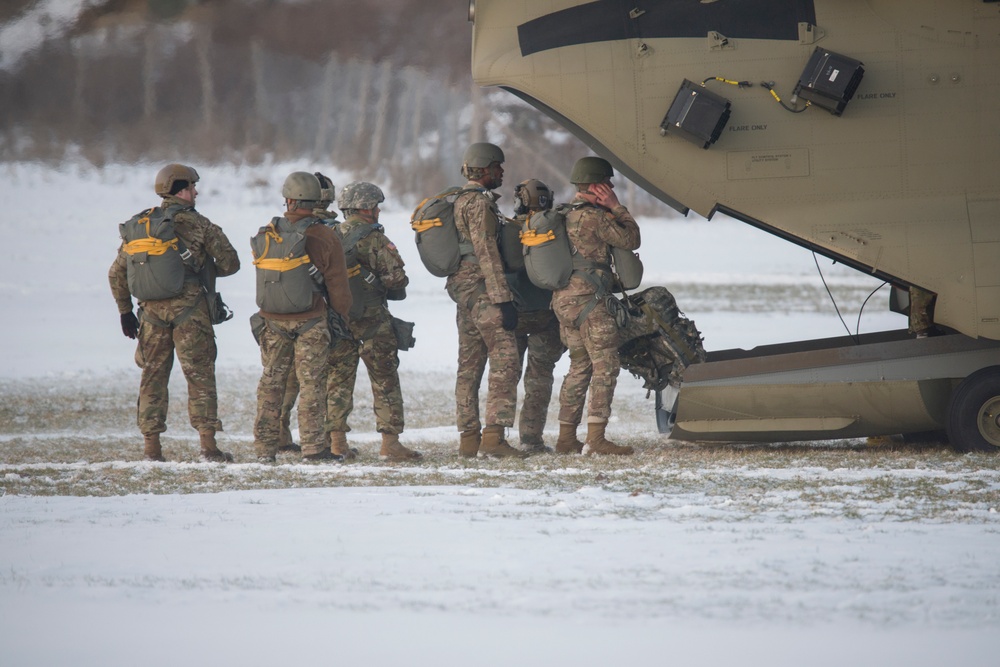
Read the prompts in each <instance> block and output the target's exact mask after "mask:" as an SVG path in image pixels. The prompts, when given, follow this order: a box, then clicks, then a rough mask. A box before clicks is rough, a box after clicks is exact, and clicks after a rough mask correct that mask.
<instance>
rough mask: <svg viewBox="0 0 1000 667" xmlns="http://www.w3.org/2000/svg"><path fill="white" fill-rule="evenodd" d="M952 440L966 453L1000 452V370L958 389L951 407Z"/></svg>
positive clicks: (984, 371)
mask: <svg viewBox="0 0 1000 667" xmlns="http://www.w3.org/2000/svg"><path fill="white" fill-rule="evenodd" d="M948 439H949V440H950V441H951V444H952V445H953V446H954V447H955V448H956V449H958V450H959V451H962V452H1000V366H990V367H988V368H982V369H980V370H978V371H976V372H975V373H973V374H972V375H970V376H968V377H967V378H965V379H964V380H962V383H961V384H959V385H958V389H956V390H955V392H954V393H953V394H952V396H951V402H950V403H949V405H948Z"/></svg>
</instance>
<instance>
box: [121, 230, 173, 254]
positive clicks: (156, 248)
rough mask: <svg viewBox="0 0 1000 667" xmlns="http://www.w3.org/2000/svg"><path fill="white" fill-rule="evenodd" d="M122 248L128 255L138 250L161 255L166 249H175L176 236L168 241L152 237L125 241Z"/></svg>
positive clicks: (138, 251)
mask: <svg viewBox="0 0 1000 667" xmlns="http://www.w3.org/2000/svg"><path fill="white" fill-rule="evenodd" d="M147 233H148V231H147ZM124 250H125V252H126V253H128V254H129V255H135V254H136V253H140V252H144V253H146V254H149V255H154V256H156V255H162V254H163V253H165V252H167V250H177V238H176V237H174V238H172V239H170V240H169V241H161V240H160V239H157V238H153V237H150V238H146V239H136V240H135V241H129V242H128V243H126V244H125V245H124Z"/></svg>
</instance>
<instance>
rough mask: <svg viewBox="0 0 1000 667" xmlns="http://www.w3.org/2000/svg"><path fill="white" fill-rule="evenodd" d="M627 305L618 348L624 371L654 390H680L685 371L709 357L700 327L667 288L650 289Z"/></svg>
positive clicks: (627, 300)
mask: <svg viewBox="0 0 1000 667" xmlns="http://www.w3.org/2000/svg"><path fill="white" fill-rule="evenodd" d="M623 302H624V306H625V309H626V310H627V311H628V317H627V318H626V322H625V325H624V326H623V327H622V329H621V332H620V333H621V338H622V340H623V341H625V342H624V343H622V345H621V346H619V348H618V353H619V356H620V357H621V366H622V368H624V369H625V370H627V371H628V372H630V373H632V375H634V376H636V377H640V378H642V379H643V380H644V381H645V382H644V384H643V387H645V388H646V389H649V390H651V391H661V390H663V389H665V388H666V387H667V386H668V385H672V386H674V387H679V386H680V384H681V378H682V376H683V374H684V369H686V368H687V367H688V366H690V365H691V364H694V363H700V362H703V361H705V359H706V358H707V355H706V353H705V347H704V344H703V339H702V336H701V333H700V332H699V331H698V328H697V327H696V326H695V324H694V322H693V321H692V320H690V319H688V318H687V317H685V315H684V313H682V312H681V311H680V310H679V309H678V308H677V301H676V300H675V299H674V295H673V294H671V293H670V290H668V289H667V288H666V287H659V286H656V287H649V288H647V289H645V290H643V291H641V292H639V293H637V294H631V295H629V296H627V297H626V298H625V299H623Z"/></svg>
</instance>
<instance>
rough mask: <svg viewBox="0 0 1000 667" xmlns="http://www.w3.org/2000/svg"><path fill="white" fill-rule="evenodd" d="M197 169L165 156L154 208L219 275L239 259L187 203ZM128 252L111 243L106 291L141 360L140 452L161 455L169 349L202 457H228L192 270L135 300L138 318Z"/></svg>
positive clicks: (211, 335) (204, 313)
mask: <svg viewBox="0 0 1000 667" xmlns="http://www.w3.org/2000/svg"><path fill="white" fill-rule="evenodd" d="M197 182H198V172H197V171H195V170H194V169H193V168H191V167H187V166H185V165H180V164H169V165H167V166H166V167H164V168H163V169H161V170H160V171H159V173H157V175H156V181H155V185H154V190H155V191H156V194H158V195H160V196H161V197H162V198H163V202H162V203H161V204H160V207H161V208H164V209H166V208H168V207H170V208H171V209H172V210H173V221H174V230H175V231H176V233H177V238H179V239H180V240H181V241H183V243H184V245H185V246H186V247H187V249H188V250H189V251H190V252H191V255H192V258H193V264H194V265H196V266H204V265H205V263H206V262H212V261H214V262H215V267H216V273H217V275H219V276H229V275H232V274H234V273H236V272H237V271H238V270H239V268H240V260H239V257H238V256H237V254H236V250H235V249H234V248H233V246H232V244H231V243H230V242H229V239H228V238H226V235H225V233H223V231H222V229H221V228H220V227H219V226H218V225H214V224H212V222H211V221H209V219H208V218H206V217H205V216H203V215H201V214H200V213H198V211H196V210H195V208H194V203H195V199H196V198H197V196H198V190H197V188H196V187H195V183H197ZM127 261H128V256H127V255H126V253H125V250H124V245H123V246H122V247H121V248H119V251H118V256H117V257H116V258H115V261H114V263H112V265H111V269H110V270H109V272H108V279H109V281H110V283H111V293H112V294H113V295H114V297H115V301H116V302H117V303H118V312H119V313H120V314H121V325H122V333H124V334H125V335H126V336H127V337H129V338H133V339H134V338H138V348H137V350H136V354H135V358H136V363H137V364H138V365H139V367H140V368H142V379H141V380H140V382H139V402H138V419H137V421H138V425H139V430H140V431H141V432H142V434H143V439H144V453H145V457H146V458H147V459H149V460H150V461H163V460H164V458H163V450H162V447H161V445H160V433H162V432H163V431H165V430H166V429H167V424H166V419H167V385H168V383H169V380H170V370H171V368H172V367H173V363H174V352H175V351H176V352H177V359H178V361H179V362H180V364H181V370H182V371H183V372H184V377H185V378H186V379H187V384H188V415H189V417H190V420H191V426H193V427H194V428H195V429H197V431H198V433H199V436H200V440H201V455H202V458H204V459H205V460H208V461H220V462H227V461H232V460H233V457H232V456H231V455H229V454H228V453H226V452H223V451H221V450H219V448H218V446H217V444H216V441H215V433H216V432H217V431H221V430H222V422H221V421H219V418H218V396H217V393H216V385H215V357H216V351H217V350H216V346H215V332H214V331H213V329H212V320H211V318H210V316H209V311H208V303H207V301H206V300H205V298H204V297H205V291H204V290H203V289H202V286H201V284H200V282H199V279H198V277H197V275H195V274H194V273H190V275H188V276H187V277H186V278H185V282H184V291H183V292H182V293H181V294H180V295H179V296H176V297H174V298H171V299H160V300H149V301H141V302H139V318H136V316H135V315H134V314H133V313H132V294H131V292H130V291H129V287H128V278H127V271H128V267H127Z"/></svg>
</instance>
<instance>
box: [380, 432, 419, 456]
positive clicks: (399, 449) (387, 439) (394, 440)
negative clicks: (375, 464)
mask: <svg viewBox="0 0 1000 667" xmlns="http://www.w3.org/2000/svg"><path fill="white" fill-rule="evenodd" d="M378 455H379V458H380V459H382V460H383V461H393V462H397V463H398V462H400V461H413V460H414V459H419V458H420V457H421V456H423V454H421V453H420V452H415V451H413V450H412V449H409V448H407V447H404V446H403V444H402V443H401V442H400V441H399V436H398V435H396V434H395V433H383V434H382V451H380V452H379V454H378Z"/></svg>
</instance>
